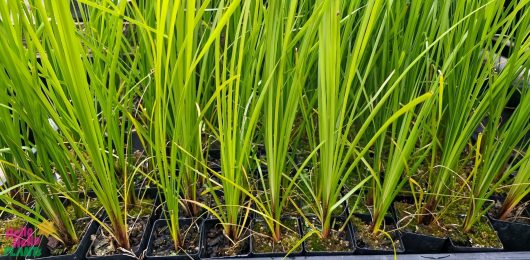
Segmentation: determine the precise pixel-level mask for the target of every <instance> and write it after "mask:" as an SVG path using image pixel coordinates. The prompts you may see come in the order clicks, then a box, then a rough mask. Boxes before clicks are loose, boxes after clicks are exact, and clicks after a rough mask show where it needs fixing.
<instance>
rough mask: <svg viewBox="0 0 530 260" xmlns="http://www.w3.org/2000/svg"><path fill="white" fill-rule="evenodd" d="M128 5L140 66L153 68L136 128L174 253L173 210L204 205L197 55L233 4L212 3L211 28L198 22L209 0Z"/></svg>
mask: <svg viewBox="0 0 530 260" xmlns="http://www.w3.org/2000/svg"><path fill="white" fill-rule="evenodd" d="M222 2H223V1H222ZM132 5H133V9H132V10H133V16H134V17H135V19H136V20H137V21H138V22H139V23H141V27H140V28H139V37H138V38H139V40H140V44H141V46H142V48H145V49H146V50H148V51H147V53H144V55H143V58H142V61H143V62H145V63H147V64H151V65H152V66H153V68H154V69H153V71H152V72H151V71H146V73H153V75H152V78H153V79H154V83H152V84H151V83H148V85H147V88H148V89H147V90H146V96H145V97H144V98H145V99H146V103H147V104H146V106H145V111H146V113H147V116H148V122H149V125H148V126H147V128H146V129H143V130H140V131H141V132H142V136H143V138H144V139H145V142H146V144H148V147H150V151H149V154H150V155H151V160H152V162H153V164H154V165H156V166H157V167H156V169H155V170H156V171H157V173H158V174H157V178H156V183H157V185H158V187H159V190H160V191H161V194H163V198H164V201H165V212H164V215H165V216H166V219H167V223H168V227H169V229H170V234H171V238H172V240H173V244H174V248H175V250H176V251H177V252H178V251H179V250H180V249H181V246H182V245H183V243H184V241H183V237H182V236H181V230H179V209H182V208H183V209H184V212H186V213H188V216H192V217H198V216H199V215H200V209H201V207H207V205H204V204H202V203H200V202H199V200H198V188H200V187H201V184H202V180H203V179H205V178H206V177H207V172H206V169H207V167H206V165H205V163H204V160H203V155H202V144H201V136H202V126H203V125H202V123H201V122H202V116H203V113H202V107H201V106H200V104H201V93H204V92H205V91H204V90H203V89H202V88H201V87H199V88H198V87H197V86H198V85H199V86H205V84H198V80H197V77H196V75H195V74H196V71H197V69H198V68H201V66H208V64H206V65H201V60H203V59H204V58H205V57H207V56H206V54H207V53H208V52H209V50H210V47H211V46H212V45H213V44H214V41H215V39H216V38H219V35H220V34H221V28H222V27H223V26H224V25H225V24H226V23H227V21H228V19H229V17H230V16H231V15H232V13H233V12H234V10H235V8H237V6H238V3H237V2H234V3H230V4H229V6H228V9H229V11H226V12H225V10H224V9H223V8H218V9H217V11H215V12H214V13H215V14H216V16H215V21H214V22H213V25H212V27H211V28H209V27H208V28H204V25H203V24H202V23H201V21H203V19H206V17H205V16H206V15H205V12H206V9H207V8H208V7H210V5H212V3H211V1H193V0H189V1H184V2H179V1H168V0H160V1H156V3H155V5H152V2H151V1H145V2H140V3H138V5H136V4H135V3H133V4H132ZM220 5H221V6H222V4H220ZM151 28H153V31H152V30H150V29H151ZM208 33H211V34H208ZM144 58H145V59H146V60H143V59H144ZM148 77H151V76H150V75H148ZM201 82H202V77H201ZM211 103H212V102H210V103H209V104H211ZM130 117H131V120H132V121H134V122H135V125H136V126H137V129H142V125H141V122H139V121H137V120H135V118H134V117H133V115H132V114H130Z"/></svg>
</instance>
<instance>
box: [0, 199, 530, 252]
mask: <svg viewBox="0 0 530 260" xmlns="http://www.w3.org/2000/svg"><path fill="white" fill-rule="evenodd" d="M155 196H156V195H155ZM160 208H161V207H158V206H157V205H153V210H152V213H151V215H150V217H149V220H148V222H147V225H145V227H144V232H143V235H142V238H141V241H140V243H139V245H137V246H136V247H135V248H136V250H134V255H133V254H117V255H109V256H94V255H91V254H90V248H91V247H92V244H93V243H94V239H95V237H96V236H95V235H96V234H97V233H98V232H100V229H101V228H100V225H99V224H98V223H97V222H95V221H91V222H90V224H89V225H87V228H86V231H85V233H84V236H83V237H82V239H81V241H80V243H79V246H78V248H77V250H76V251H75V252H74V253H73V254H70V255H61V256H52V255H51V253H50V251H49V250H48V247H47V246H46V244H47V242H48V241H47V239H46V238H45V237H44V238H43V239H42V240H41V243H40V245H39V248H40V253H41V254H40V257H38V259H61V260H65V259H92V260H96V259H137V258H144V259H180V258H182V259H184V258H189V257H193V258H196V259H198V258H211V257H212V255H209V254H208V253H207V252H208V248H207V247H208V243H206V240H207V235H206V232H207V231H209V230H211V229H212V228H214V227H215V226H216V225H218V224H219V220H217V219H213V218H210V217H205V218H204V219H202V218H198V219H189V218H185V219H180V220H179V223H181V226H182V225H190V223H192V222H194V223H196V224H197V225H198V226H199V227H200V228H199V230H200V231H199V233H200V238H199V241H200V242H199V245H198V250H197V251H196V253H195V254H184V255H177V256H154V255H153V254H152V252H153V241H154V239H156V238H155V237H154V231H155V230H157V229H158V228H159V227H164V226H166V225H167V222H166V220H165V219H162V218H161V213H160V212H161V210H160ZM346 211H347V210H346ZM341 215H342V216H337V217H336V218H337V219H339V220H341V221H344V220H345V217H346V216H347V212H344V213H343V214H341ZM354 215H355V216H357V217H359V218H360V219H362V220H363V222H366V223H369V221H370V216H369V215H363V214H354ZM395 219H396V217H395V215H394V214H393V216H392V217H391V216H388V217H387V218H386V219H385V221H386V222H387V224H391V225H396V222H395ZM253 221H259V219H258V218H255V219H254V220H253ZM253 221H250V223H251V224H250V225H252V223H253ZM297 221H298V227H299V230H298V232H299V237H304V235H305V234H304V233H305V232H304V229H303V228H302V227H304V225H303V220H302V219H300V218H297ZM489 221H490V222H491V224H492V226H493V227H494V228H495V230H496V231H497V233H498V235H499V238H500V240H501V241H502V243H503V245H504V251H530V243H529V242H528V241H530V225H528V224H522V223H516V222H508V221H501V220H497V219H494V218H492V217H491V216H490V217H489ZM306 227H307V225H306ZM398 227H399V226H398ZM249 228H250V227H249ZM249 231H250V229H249ZM345 232H346V239H347V240H348V241H349V248H350V250H349V251H347V252H344V251H342V252H322V251H316V252H313V251H310V250H308V249H307V246H306V242H304V243H302V246H301V247H300V249H299V250H295V251H294V252H291V253H290V255H291V256H299V255H307V256H312V255H321V256H322V255H350V254H372V255H373V254H393V253H394V251H393V250H377V249H370V248H364V247H363V246H362V245H361V244H359V241H356V239H355V229H354V228H353V227H352V225H351V224H350V223H348V224H347V228H346V230H345ZM243 237H245V236H243ZM246 237H247V238H248V239H249V242H248V244H247V245H248V246H244V247H243V248H242V249H243V250H241V252H239V254H237V256H238V257H250V256H256V257H263V256H265V257H266V256H282V255H285V253H258V252H255V250H253V248H252V239H253V236H246ZM394 239H398V240H399V241H400V242H399V243H397V245H398V247H397V248H396V252H397V253H424V254H425V253H441V252H489V251H502V250H503V249H502V248H500V249H499V248H472V247H461V246H457V245H455V243H453V241H452V240H451V238H437V237H433V236H428V235H422V234H418V233H414V232H408V231H406V230H403V229H401V230H399V231H397V232H395V237H394ZM30 258H32V257H26V259H30ZM33 258H36V259H37V257H33ZM0 259H24V257H9V256H4V257H0Z"/></svg>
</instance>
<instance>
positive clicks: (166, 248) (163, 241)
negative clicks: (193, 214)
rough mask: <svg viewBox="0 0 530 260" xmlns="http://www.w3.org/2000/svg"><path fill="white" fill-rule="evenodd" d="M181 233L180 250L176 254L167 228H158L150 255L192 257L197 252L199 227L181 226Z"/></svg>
mask: <svg viewBox="0 0 530 260" xmlns="http://www.w3.org/2000/svg"><path fill="white" fill-rule="evenodd" d="M180 230H182V233H181V234H180V235H181V236H182V237H181V239H182V241H183V243H182V245H180V250H179V252H177V251H176V250H175V246H174V245H173V242H172V241H173V239H172V238H171V234H170V232H169V228H168V227H167V226H165V225H164V226H161V227H158V228H157V229H156V230H155V231H154V233H153V236H154V240H153V245H152V246H153V251H152V253H151V254H152V255H154V256H176V255H194V254H197V253H198V252H199V238H200V233H199V227H198V226H197V224H192V225H188V224H186V225H182V226H180Z"/></svg>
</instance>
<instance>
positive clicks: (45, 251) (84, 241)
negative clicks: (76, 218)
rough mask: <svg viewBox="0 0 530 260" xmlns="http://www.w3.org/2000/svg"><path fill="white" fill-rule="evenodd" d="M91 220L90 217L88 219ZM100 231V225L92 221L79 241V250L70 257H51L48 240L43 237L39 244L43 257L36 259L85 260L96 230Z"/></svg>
mask: <svg viewBox="0 0 530 260" xmlns="http://www.w3.org/2000/svg"><path fill="white" fill-rule="evenodd" d="M86 218H89V217H86ZM97 229H98V225H97V223H96V222H95V221H93V220H91V221H90V222H89V223H88V224H87V227H86V229H85V232H84V233H83V236H82V237H81V239H80V241H79V245H78V246H77V249H76V250H75V252H74V253H72V254H68V255H57V256H54V255H51V252H50V250H49V248H48V247H47V246H46V244H47V243H48V239H47V238H46V237H42V240H41V243H40V244H39V248H41V253H42V254H41V256H40V257H38V258H34V259H35V260H52V259H53V260H77V259H84V252H86V251H87V250H88V247H89V246H90V236H91V235H92V234H94V233H96V230H97ZM26 259H31V258H29V257H28V258H26Z"/></svg>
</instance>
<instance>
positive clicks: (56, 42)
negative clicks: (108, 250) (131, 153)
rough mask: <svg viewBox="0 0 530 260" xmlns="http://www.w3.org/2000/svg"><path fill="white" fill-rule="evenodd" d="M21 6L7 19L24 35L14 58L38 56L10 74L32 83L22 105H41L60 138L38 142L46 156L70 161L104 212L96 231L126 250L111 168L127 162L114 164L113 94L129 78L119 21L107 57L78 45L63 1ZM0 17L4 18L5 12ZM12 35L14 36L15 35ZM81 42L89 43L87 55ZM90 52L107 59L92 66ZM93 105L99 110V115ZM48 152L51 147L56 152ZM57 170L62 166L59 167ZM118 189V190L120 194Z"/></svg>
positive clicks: (118, 140)
mask: <svg viewBox="0 0 530 260" xmlns="http://www.w3.org/2000/svg"><path fill="white" fill-rule="evenodd" d="M9 3H10V5H9V6H10V7H14V6H19V7H20V10H22V9H24V8H26V4H25V3H23V2H16V3H15V2H14V1H10V2H9ZM125 5H126V2H125V1H122V2H120V3H119V4H118V5H117V6H112V7H113V8H116V10H117V12H121V13H122V14H123V12H124V10H125ZM27 6H29V7H28V9H24V11H18V12H12V13H11V14H9V15H13V14H15V15H14V16H15V17H17V18H18V19H19V20H17V23H19V24H20V25H21V27H20V30H21V33H19V34H18V37H21V35H23V36H24V39H25V41H26V44H27V49H26V51H22V52H21V53H20V55H21V57H25V55H34V56H35V55H39V57H40V62H39V63H37V62H35V60H33V61H34V62H33V63H30V64H28V63H26V62H24V63H21V62H18V63H16V64H18V66H19V67H18V70H17V71H13V72H12V73H10V75H9V77H13V78H14V77H19V76H18V75H20V78H24V77H26V78H27V79H28V81H27V82H33V84H32V85H31V87H28V88H20V89H24V91H27V93H28V95H27V96H26V97H28V98H30V97H31V100H30V99H28V100H26V102H28V104H27V105H28V107H29V106H30V105H29V103H31V102H35V103H36V104H39V108H40V110H39V111H41V113H42V115H47V117H49V118H50V119H51V120H52V121H53V122H54V124H55V125H56V126H57V130H58V133H59V134H56V135H54V137H55V140H53V141H54V142H51V141H49V142H48V143H45V144H43V145H47V146H49V147H50V149H52V152H53V151H54V152H55V153H59V152H63V153H64V154H65V155H68V157H69V160H68V161H69V162H70V163H73V165H72V167H71V169H68V170H71V171H70V172H69V174H80V175H78V176H82V178H83V179H84V181H86V184H87V186H88V187H90V188H91V190H92V191H93V192H94V194H95V195H96V196H97V198H98V200H99V202H100V203H101V204H102V206H103V207H104V209H105V211H106V214H107V216H108V219H109V221H110V225H107V224H105V223H103V222H102V221H101V220H98V219H96V220H97V221H98V222H100V224H102V228H103V229H105V230H106V231H107V232H108V233H109V234H110V236H111V237H112V238H113V239H114V241H115V242H116V244H117V246H118V247H121V248H123V249H124V250H129V249H130V243H129V239H128V233H127V230H128V228H127V222H126V211H127V206H128V203H127V201H120V198H124V200H126V198H127V196H121V194H126V193H127V188H130V186H129V185H124V182H122V181H119V180H118V174H117V171H118V170H117V169H116V168H115V167H116V165H119V166H121V167H125V165H126V164H123V163H120V160H123V158H124V157H125V156H124V155H123V153H124V150H123V142H124V141H123V140H124V134H125V132H127V130H128V129H126V127H125V125H124V124H120V123H119V121H118V120H117V119H118V118H119V117H120V113H123V111H122V108H123V106H122V105H120V104H121V103H120V101H123V100H122V97H123V95H120V94H119V93H121V92H120V91H119V90H118V89H120V90H123V88H120V86H128V85H129V84H127V83H125V82H122V80H123V81H126V79H128V78H129V77H127V76H125V73H123V72H124V71H128V70H126V69H124V68H123V67H121V66H120V65H121V63H120V62H119V59H118V58H119V55H120V53H121V51H122V48H121V47H122V45H121V44H122V37H121V36H122V34H121V32H122V25H123V20H121V19H115V20H112V21H113V23H112V24H113V26H111V27H107V28H108V31H107V33H108V34H107V35H106V36H108V37H110V38H111V40H109V41H103V42H104V43H107V44H109V45H108V46H107V47H112V49H114V50H116V52H112V53H111V52H106V51H103V50H104V48H103V47H102V46H101V45H98V44H90V42H89V41H83V43H84V44H85V45H83V44H82V41H81V39H80V36H79V34H78V32H79V31H78V30H77V28H76V27H75V24H74V21H73V19H72V16H71V13H70V8H69V7H70V6H69V2H68V1H40V0H38V1H28V5H27ZM13 11H16V9H13ZM5 15H6V17H8V16H9V15H8V13H5ZM117 17H119V16H117ZM4 21H5V22H7V21H9V19H8V18H6V19H5V20H4ZM11 35H12V37H16V36H17V34H16V33H12V34H11ZM87 45H90V51H89V48H88V47H87ZM19 46H20V45H19ZM8 49H9V48H8ZM19 49H20V50H23V49H22V48H19ZM89 52H90V53H91V55H92V57H93V58H94V60H96V61H97V60H98V58H102V59H105V60H107V61H108V62H104V63H103V62H102V63H99V64H94V63H91V59H89ZM12 54H14V52H12ZM30 59H31V58H30ZM23 64H24V65H23ZM99 66H101V67H99ZM99 69H101V70H99ZM87 74H88V75H87ZM89 77H90V80H89ZM37 79H42V84H41V83H39V84H37V83H36V80H37ZM21 85H22V84H21ZM21 85H18V84H17V86H21ZM21 93H22V92H21ZM124 93H128V91H124ZM24 105H26V104H24ZM98 107H99V108H100V109H101V113H98ZM46 121H48V120H46ZM41 124H43V123H42V118H41ZM48 124H49V123H48ZM36 127H39V126H36ZM51 147H57V149H58V150H53V148H51ZM60 149H63V151H60ZM43 151H45V149H43ZM64 151H70V152H64ZM58 162H61V161H58ZM62 162H64V161H62ZM39 163H45V162H44V161H43V162H39ZM57 167H58V169H60V168H59V167H61V166H57ZM63 167H66V166H63ZM118 168H119V167H118ZM63 172H64V169H63ZM124 172H125V171H124ZM64 175H67V174H64ZM126 176H127V175H125V177H124V178H125V179H127V177H126ZM125 183H127V182H125ZM122 185H123V186H122ZM121 187H124V189H123V190H121ZM52 188H53V186H52ZM122 191H123V192H122ZM56 192H57V191H56ZM61 194H62V195H63V196H65V197H67V198H68V199H69V200H70V201H71V202H72V203H73V204H75V205H78V206H80V204H79V201H77V200H76V199H75V198H73V196H71V195H69V194H68V193H67V192H61ZM87 214H90V212H87ZM92 217H95V216H94V215H92Z"/></svg>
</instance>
